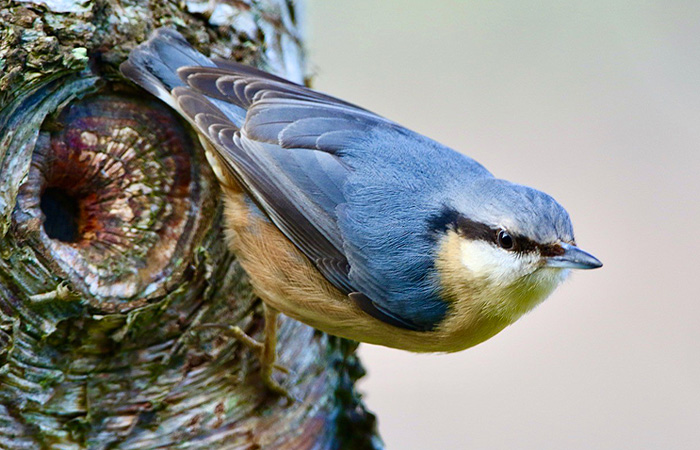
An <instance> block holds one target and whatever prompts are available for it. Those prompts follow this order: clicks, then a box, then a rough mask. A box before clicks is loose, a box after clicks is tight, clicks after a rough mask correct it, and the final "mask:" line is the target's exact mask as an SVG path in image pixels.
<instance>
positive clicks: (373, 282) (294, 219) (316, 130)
mask: <svg viewBox="0 0 700 450" xmlns="http://www.w3.org/2000/svg"><path fill="white" fill-rule="evenodd" d="M163 33H164V37H165V38H168V39H169V40H170V45H175V46H185V45H186V46H187V47H189V45H188V44H187V43H186V42H185V41H184V39H182V38H181V37H180V38H179V39H177V38H176V37H174V36H173V35H174V33H173V32H170V31H167V32H163ZM178 36H179V35H178ZM157 39H158V34H156V35H155V36H154V37H152V38H151V40H157ZM154 47H155V48H158V49H159V51H160V52H163V51H164V50H162V49H163V46H154V45H150V46H148V45H145V46H144V50H148V51H150V52H151V53H153V52H152V49H153V48H154ZM138 51H139V49H137V50H135V51H134V53H137V52H138ZM134 53H132V56H133V55H134ZM179 53H182V54H187V52H186V51H184V50H179ZM132 56H130V58H129V59H130V61H131V60H132ZM138 56H139V55H138V53H137V55H136V57H134V60H135V61H138ZM148 56H149V58H147V59H153V58H158V57H159V55H158V54H149V55H148ZM163 59H167V58H163ZM170 59H172V58H170ZM190 60H191V58H188V59H187V61H183V64H182V65H176V64H175V65H174V66H173V67H172V69H173V70H176V71H177V74H178V75H179V78H180V80H181V83H180V84H179V85H178V86H174V87H173V86H172V82H170V83H169V84H168V86H167V87H166V89H170V94H171V96H172V102H174V104H175V106H176V108H177V109H178V110H179V111H180V112H181V113H182V114H183V115H185V116H186V117H187V118H188V119H189V120H190V122H192V123H193V124H194V125H195V126H196V127H197V129H198V130H199V132H200V133H202V134H203V135H205V136H206V137H207V138H208V139H209V141H210V142H211V144H212V145H213V147H214V149H215V150H216V151H217V153H218V156H219V158H220V160H221V162H223V165H224V166H225V167H227V168H228V169H229V170H230V172H231V175H233V176H234V177H235V178H236V179H237V180H238V181H239V182H240V183H241V184H242V185H243V186H244V187H245V188H246V189H247V190H248V192H249V193H250V195H251V197H252V198H253V199H254V200H255V202H256V203H257V204H258V205H259V207H260V208H261V209H262V210H263V211H264V212H265V213H266V214H267V216H268V217H269V218H270V220H271V221H272V222H273V223H274V224H275V225H276V226H277V227H278V228H279V229H280V230H281V231H282V232H283V233H284V234H285V235H286V236H287V237H288V238H289V239H290V240H291V241H292V242H293V243H294V244H295V246H296V247H297V248H299V250H300V251H301V252H303V253H304V254H305V255H306V256H307V257H308V258H309V259H310V260H311V261H312V262H313V264H314V265H315V266H316V267H317V268H318V270H319V271H320V272H321V273H322V274H323V275H324V277H325V278H326V279H327V280H328V281H329V282H330V283H332V284H333V285H334V286H336V287H337V288H338V289H339V290H341V291H342V292H344V293H345V294H348V295H350V298H352V299H353V300H354V301H356V303H357V304H358V305H359V306H360V307H361V308H362V309H363V310H364V311H366V312H367V313H369V314H371V315H373V316H374V317H376V318H378V319H380V320H383V321H385V322H388V323H390V324H392V325H395V326H399V327H403V328H408V329H413V330H425V329H430V328H432V327H434V325H435V324H436V323H437V321H438V320H439V319H441V318H442V315H443V314H444V306H443V305H442V304H439V305H438V304H434V305H432V306H431V307H432V310H431V312H430V314H427V315H426V314H423V313H422V311H420V305H421V304H422V302H423V301H424V300H425V304H429V303H430V302H429V301H428V300H429V299H428V298H426V297H423V298H408V297H415V295H409V294H408V293H405V292H404V293H403V294H405V295H403V296H405V297H407V299H406V302H404V303H405V304H403V303H402V302H403V299H401V298H400V297H402V295H398V296H397V295H396V294H397V293H398V294H402V292H401V289H400V288H399V289H397V285H401V284H402V283H404V284H405V281H406V280H398V281H392V280H388V279H386V276H387V275H391V276H393V275H396V274H398V275H399V278H400V272H401V269H400V267H399V268H396V267H394V268H390V269H389V270H388V271H387V270H382V267H381V266H378V265H377V264H376V262H372V261H371V260H373V259H375V258H382V254H381V253H382V249H381V248H367V249H366V250H367V251H366V252H365V251H364V250H365V249H363V248H361V247H362V246H364V243H362V244H359V245H358V244H357V243H354V242H352V239H353V237H354V236H359V235H361V234H362V232H361V231H360V230H358V229H357V228H356V227H355V225H356V224H358V223H360V222H361V221H362V219H361V218H360V219H359V221H358V216H361V215H362V205H359V204H358V203H357V201H353V199H352V198H349V196H353V195H354V193H355V192H356V191H357V185H358V182H360V184H361V180H358V170H357V169H358V167H357V164H356V160H354V159H353V156H357V155H358V154H362V153H372V152H373V151H375V149H374V148H372V147H373V141H374V138H369V136H373V137H376V136H377V134H379V135H381V134H382V133H384V134H386V140H390V139H391V136H392V133H399V134H401V128H400V127H399V126H397V125H396V124H394V123H393V122H390V121H388V120H386V119H384V118H382V117H380V116H377V115H375V114H373V113H371V112H368V111H366V110H364V109H362V108H359V107H356V106H354V105H352V104H350V103H347V102H344V101H341V100H337V99H335V98H333V97H330V96H327V95H325V94H321V93H318V92H315V91H312V90H310V89H307V88H305V87H303V86H299V85H296V84H293V83H290V82H288V81H286V80H283V79H281V78H279V77H275V76H273V75H270V74H267V73H265V72H261V71H258V70H256V69H253V68H251V67H248V66H243V65H240V64H236V63H232V62H221V61H214V64H213V65H212V64H208V65H203V64H198V65H197V66H192V65H191V64H192V63H191V62H189V61H190ZM126 64H128V62H127V63H126ZM171 65H172V64H171ZM150 67H160V66H158V65H156V64H153V63H151V64H150V65H149V66H148V67H144V70H149V68H150ZM126 69H127V70H124V69H123V71H124V72H125V73H127V75H128V76H130V78H132V79H135V80H137V81H138V80H142V79H148V80H149V81H152V77H151V78H149V77H147V76H140V77H133V76H131V74H133V73H134V72H138V70H140V69H142V67H138V66H137V67H134V65H133V64H132V65H129V66H127V68H126ZM149 74H150V75H154V76H155V78H159V77H160V74H159V73H157V72H156V73H153V72H149ZM142 85H143V86H144V87H145V88H146V89H149V90H151V91H152V92H153V91H156V92H162V86H157V88H154V87H151V86H149V84H148V83H144V84H142ZM359 178H361V176H359ZM373 182H374V183H381V180H376V179H375V180H373ZM360 197H361V196H360ZM358 198H359V197H358ZM377 206H378V205H373V207H374V208H376V207H377ZM368 212H369V210H368ZM387 219H388V220H387ZM345 220H350V221H352V224H344V223H343V221H345ZM383 220H384V222H387V223H391V218H386V217H384V218H383ZM389 232H391V231H390V230H389ZM389 237H390V236H389ZM359 239H360V240H362V239H361V237H360V238H359ZM390 241H391V239H388V240H387V242H390ZM422 253H423V254H422V255H419V258H420V259H421V263H420V264H417V265H416V267H415V268H416V270H427V269H428V268H429V267H427V265H428V264H429V257H428V255H427V254H426V253H427V252H425V251H424V252H422ZM389 261H390V262H391V263H392V264H396V263H397V262H400V261H398V260H397V261H391V258H389ZM404 265H405V264H399V266H404ZM419 266H420V267H419ZM409 276H419V277H420V274H418V275H416V274H410V275H409ZM397 283H398V284H397ZM412 294H416V293H415V292H414V293H412ZM419 294H420V295H424V294H426V293H425V292H421V293H419ZM397 306H398V308H397Z"/></svg>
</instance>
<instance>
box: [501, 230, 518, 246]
mask: <svg viewBox="0 0 700 450" xmlns="http://www.w3.org/2000/svg"><path fill="white" fill-rule="evenodd" d="M498 245H500V246H501V248H503V249H506V250H512V249H513V247H514V246H515V241H514V240H513V237H512V236H511V235H510V234H508V233H507V232H505V231H503V230H501V231H499V232H498Z"/></svg>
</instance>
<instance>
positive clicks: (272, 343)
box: [258, 303, 294, 402]
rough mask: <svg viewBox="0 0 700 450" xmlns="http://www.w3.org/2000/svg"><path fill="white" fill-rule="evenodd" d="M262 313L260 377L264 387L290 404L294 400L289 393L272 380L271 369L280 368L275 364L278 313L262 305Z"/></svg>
mask: <svg viewBox="0 0 700 450" xmlns="http://www.w3.org/2000/svg"><path fill="white" fill-rule="evenodd" d="M263 311H264V314H265V340H264V341H263V342H264V343H263V344H261V345H262V355H261V358H260V376H261V378H262V382H263V384H264V385H265V387H267V388H268V389H269V390H270V391H271V392H274V393H275V394H278V395H283V396H285V397H287V399H288V400H289V401H290V402H293V401H294V398H293V397H292V396H291V395H290V394H289V392H288V391H287V390H286V389H285V388H283V387H282V386H281V385H280V384H279V383H278V382H277V381H275V379H274V378H272V371H273V369H275V368H279V367H280V366H278V365H277V364H275V361H276V360H277V317H278V316H279V311H277V310H276V309H274V308H272V307H270V306H267V305H266V304H264V303H263ZM258 344H259V343H258ZM286 370H287V369H285V371H286Z"/></svg>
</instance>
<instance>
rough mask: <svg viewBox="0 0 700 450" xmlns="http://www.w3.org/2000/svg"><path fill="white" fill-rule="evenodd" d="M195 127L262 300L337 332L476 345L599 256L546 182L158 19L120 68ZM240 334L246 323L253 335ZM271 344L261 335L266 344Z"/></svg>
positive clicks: (271, 313)
mask: <svg viewBox="0 0 700 450" xmlns="http://www.w3.org/2000/svg"><path fill="white" fill-rule="evenodd" d="M121 71H122V73H123V74H124V75H125V76H126V77H127V78H130V79H131V80H133V81H134V82H135V83H137V84H138V85H140V86H142V87H143V88H145V89H146V90H147V91H149V92H151V93H152V94H154V95H156V96H157V97H159V98H160V99H162V100H163V101H165V102H166V103H168V104H169V105H170V106H172V107H173V108H174V109H175V110H177V111H178V112H179V113H180V114H182V116H184V117H185V118H186V119H187V120H189V122H190V123H191V124H192V125H193V127H194V128H195V129H196V130H197V132H198V134H199V136H200V140H201V141H202V144H203V145H204V147H205V149H206V151H207V157H208V160H209V162H210V164H211V165H212V167H213V169H214V171H215V173H216V175H217V177H218V179H219V181H220V183H221V186H222V189H223V193H224V198H225V218H226V228H227V235H228V239H229V242H230V246H231V248H232V249H233V250H234V251H235V253H236V254H237V256H238V258H239V259H240V262H241V264H242V266H243V268H244V269H245V270H246V272H247V273H248V274H249V276H250V279H251V281H252V284H253V286H254V288H255V292H256V293H257V294H258V295H259V296H260V298H261V299H262V300H263V302H264V304H265V306H266V314H265V318H266V339H265V344H264V351H263V355H264V357H263V358H262V367H263V377H264V381H265V382H266V384H267V385H268V386H270V387H271V388H272V389H273V390H276V391H278V392H283V390H282V389H281V388H280V386H279V385H277V384H276V382H275V381H274V380H272V378H271V376H270V375H271V367H273V364H274V360H275V344H276V319H277V312H278V311H279V312H282V313H284V314H286V315H288V316H290V317H292V318H294V319H297V320H299V321H301V322H304V323H306V324H308V325H311V326H312V327H314V328H317V329H319V330H322V331H325V332H327V333H330V334H334V335H337V336H342V337H345V338H349V339H354V340H357V341H362V342H369V343H372V344H379V345H385V346H387V347H395V348H400V349H405V350H410V351H414V352H454V351H458V350H462V349H465V348H467V347H471V346H473V345H476V344H478V343H480V342H482V341H484V340H486V339H488V338H490V337H491V336H493V335H495V334H496V333H498V332H499V331H501V330H502V329H503V328H505V327H506V326H507V325H509V324H511V323H513V322H514V321H515V320H516V319H518V318H519V317H520V316H522V315H523V314H524V313H526V312H527V311H529V310H530V309H532V308H533V307H534V306H535V305H537V304H538V303H540V302H541V301H542V300H544V299H545V298H546V297H547V296H548V295H549V294H550V293H551V292H552V291H553V290H554V288H555V287H556V286H557V285H558V284H559V283H560V282H561V281H562V280H564V279H565V278H566V276H567V275H568V274H569V269H594V268H597V267H601V265H602V264H601V263H600V261H598V260H597V259H596V258H595V257H593V256H592V255H590V254H588V253H586V252H584V251H583V250H580V249H579V248H578V247H577V246H576V243H575V241H574V235H573V230H572V226H571V221H570V219H569V215H568V214H567V212H566V211H565V210H564V208H563V207H562V206H561V205H559V203H557V202H556V201H555V200H554V199H553V198H552V197H550V196H549V195H547V194H545V193H543V192H540V191H537V190H535V189H532V188H529V187H526V186H522V185H519V184H514V183H511V182H509V181H505V180H502V179H498V178H495V177H494V176H493V175H492V174H491V173H490V172H489V171H488V170H486V169H485V168H484V167H483V166H482V165H481V164H479V163H478V162H476V161H474V160H473V159H471V158H469V157H467V156H465V155H462V154H460V153H457V152H455V151H454V150H451V149H450V148H447V147H445V146H444V145H441V144H438V143H437V142H435V141H432V140H430V139H428V138H426V137H424V136H421V135H419V134H417V133H414V132H412V131H410V130H407V129H406V128H403V127H402V126H400V125H398V124H396V123H394V122H392V121H390V120H387V119H385V118H383V117H380V116H378V115H376V114H373V113H371V112H369V111H367V110H365V109H362V108H360V107H358V106H355V105H352V104H350V103H347V102H345V101H342V100H339V99H336V98H334V97H331V96H328V95H325V94H322V93H320V92H317V91H314V90H311V89H308V88H306V87H304V86H300V85H297V84H294V83H292V82H289V81H287V80H285V79H282V78H279V77H276V76H274V75H271V74H269V73H265V72H262V71H259V70H257V69H254V68H252V67H249V66H245V65H241V64H238V63H234V62H230V61H224V60H218V59H214V60H210V59H209V58H207V57H205V56H204V55H202V54H200V53H199V52H197V51H196V50H194V49H193V48H192V47H191V46H190V45H189V44H188V43H187V41H185V39H184V38H183V37H182V36H181V35H179V34H178V33H177V32H174V31H172V30H168V29H160V30H157V31H156V32H155V33H154V34H153V36H152V37H151V38H150V39H149V40H148V41H147V42H145V43H143V44H141V45H139V46H138V47H137V48H136V49H135V50H134V51H133V52H132V53H131V55H129V59H128V61H126V62H125V63H123V64H122V66H121ZM242 337H243V336H242ZM259 348H261V347H259Z"/></svg>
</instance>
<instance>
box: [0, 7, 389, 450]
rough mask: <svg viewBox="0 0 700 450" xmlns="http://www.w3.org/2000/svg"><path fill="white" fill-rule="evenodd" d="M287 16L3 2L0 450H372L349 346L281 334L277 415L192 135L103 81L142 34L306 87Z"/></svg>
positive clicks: (251, 304) (255, 316) (250, 301)
mask: <svg viewBox="0 0 700 450" xmlns="http://www.w3.org/2000/svg"><path fill="white" fill-rule="evenodd" d="M296 7H297V6H295V4H294V3H293V2H292V1H291V0H259V1H252V0H250V1H248V0H245V1H244V0H228V1H226V2H219V3H209V2H203V1H189V2H169V1H162V2H143V1H134V0H127V1H117V0H87V1H83V2H81V1H71V0H44V1H43V2H40V1H26V0H22V1H11V2H7V1H5V2H2V3H0V237H1V238H2V239H1V240H0V447H2V448H10V449H19V448H56V449H83V448H95V449H103V448H104V449H106V448H120V449H129V448H134V449H136V448H138V449H143V448H181V447H182V448H184V447H187V448H222V449H223V448H232V449H234V448H235V449H241V448H245V449H252V448H280V449H284V448H288V449H343V448H347V449H375V448H380V447H381V442H380V441H379V439H378V437H377V436H376V431H375V423H374V417H373V416H372V415H371V414H370V413H368V412H367V411H366V409H365V408H364V406H363V404H362V402H361V399H360V397H359V395H358V394H357V392H356V391H355V388H354V384H355V381H356V380H357V379H358V378H359V377H361V376H362V375H363V373H364V372H363V369H362V367H361V365H360V363H359V361H358V360H357V357H356V356H355V354H354V352H355V345H354V344H352V343H349V342H347V341H344V340H341V339H337V338H331V337H328V336H326V335H324V334H322V333H320V332H317V331H315V330H313V329H311V328H309V327H307V326H304V325H302V324H300V323H298V322H294V321H292V320H288V319H283V321H282V324H281V329H280V336H279V338H280V344H279V354H280V362H281V363H282V364H283V365H285V366H287V367H288V368H289V369H290V370H291V374H290V375H288V376H287V377H286V378H285V385H286V386H287V387H288V388H289V389H290V390H291V392H292V393H293V394H294V395H295V396H296V397H298V398H299V401H298V402H296V403H295V404H293V405H289V406H288V405H286V404H285V402H284V401H282V400H277V399H275V398H272V397H270V396H268V395H266V392H265V390H264V388H263V387H262V385H261V383H260V380H259V377H258V373H257V367H258V361H257V358H256V357H255V355H252V354H251V353H250V352H249V351H248V350H247V349H246V348H245V347H244V346H242V345H240V343H239V342H237V341H236V340H235V339H233V338H231V337H230V336H228V335H226V333H225V332H223V331H222V329H221V328H216V327H206V326H203V325H206V324H212V323H217V324H223V325H239V326H241V327H242V328H244V329H245V330H247V331H248V332H249V333H251V334H253V335H256V334H259V333H260V332H261V331H262V330H261V327H262V322H261V317H260V304H259V302H258V301H257V300H256V298H255V297H254V295H253V294H252V293H251V290H250V287H249V285H248V284H247V279H246V276H245V273H243V271H242V270H241V268H240V267H239V266H238V264H237V262H236V259H235V255H232V254H231V253H230V252H229V251H228V250H227V248H226V246H225V244H224V239H223V230H222V229H221V225H220V222H221V221H220V218H221V206H220V203H219V200H218V194H219V191H218V188H217V185H216V182H215V179H214V177H213V176H212V174H211V171H210V169H209V168H208V166H207V165H206V163H205V160H204V158H203V155H202V152H201V148H199V144H198V140H197V138H196V136H194V135H193V134H192V130H190V129H189V127H187V126H186V125H185V123H184V122H183V121H182V120H180V119H179V118H178V117H177V115H176V114H175V113H174V112H172V111H171V110H169V109H168V108H167V107H166V106H164V105H162V104H160V103H159V102H158V101H156V100H155V99H151V98H148V97H147V95H146V94H144V93H143V92H141V91H139V90H138V89H137V88H136V87H134V86H133V85H130V84H129V83H127V82H126V81H125V80H124V79H123V78H122V77H121V76H120V74H119V73H118V70H117V68H118V65H119V63H120V62H122V61H123V60H124V59H125V58H126V56H127V55H128V52H129V51H130V50H131V49H132V48H133V47H134V46H135V45H137V44H138V43H139V42H141V41H143V40H144V39H145V38H146V37H147V36H148V34H149V33H150V32H151V31H152V30H153V29H155V28H157V27H159V26H170V27H174V28H176V29H178V30H179V31H180V32H182V33H183V34H184V35H185V36H186V37H187V38H188V40H189V41H190V42H191V43H192V44H193V45H195V46H196V47H197V48H199V49H200V50H201V51H203V52H205V53H214V54H217V55H218V56H221V57H225V58H235V59H236V60H239V61H245V62H247V63H251V64H255V65H257V66H259V67H262V68H265V69H267V70H270V71H273V72H275V73H277V74H281V75H285V76H287V77H289V78H291V79H293V80H295V81H299V82H301V81H303V79H304V70H303V67H304V66H303V63H304V54H303V48H302V46H301V39H300V37H299V36H300V33H299V25H298V22H297V17H298V11H296V10H295V8H296Z"/></svg>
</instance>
